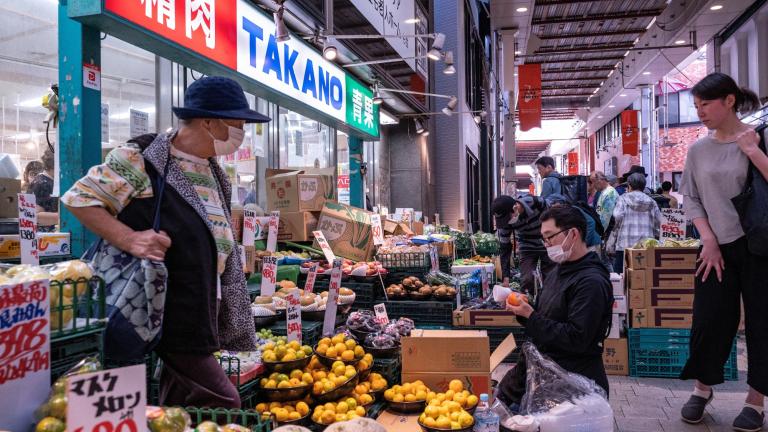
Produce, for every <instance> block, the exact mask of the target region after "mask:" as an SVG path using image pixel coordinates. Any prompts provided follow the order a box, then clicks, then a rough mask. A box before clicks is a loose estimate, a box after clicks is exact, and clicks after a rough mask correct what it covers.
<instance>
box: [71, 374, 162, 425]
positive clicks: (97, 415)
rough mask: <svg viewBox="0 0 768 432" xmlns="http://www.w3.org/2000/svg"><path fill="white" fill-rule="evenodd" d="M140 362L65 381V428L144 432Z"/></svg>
mask: <svg viewBox="0 0 768 432" xmlns="http://www.w3.org/2000/svg"><path fill="white" fill-rule="evenodd" d="M146 405H147V377H146V366H145V365H144V364H140V365H135V366H128V367H124V368H118V369H107V370H103V371H99V372H93V373H87V374H82V375H75V376H73V377H70V378H69V379H68V380H67V431H71V432H145V431H146V430H147V413H146Z"/></svg>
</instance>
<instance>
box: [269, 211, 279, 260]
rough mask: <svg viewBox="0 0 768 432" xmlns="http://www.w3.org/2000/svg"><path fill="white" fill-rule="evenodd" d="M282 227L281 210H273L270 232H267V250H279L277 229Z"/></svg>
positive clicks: (270, 219)
mask: <svg viewBox="0 0 768 432" xmlns="http://www.w3.org/2000/svg"><path fill="white" fill-rule="evenodd" d="M279 227H280V212H279V211H273V212H272V213H271V214H270V215H269V233H268V234H267V250H268V251H270V252H275V251H277V229H278V228H279Z"/></svg>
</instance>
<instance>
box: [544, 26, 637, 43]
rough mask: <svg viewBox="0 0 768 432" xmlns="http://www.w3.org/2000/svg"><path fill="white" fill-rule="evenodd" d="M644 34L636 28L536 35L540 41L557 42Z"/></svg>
mask: <svg viewBox="0 0 768 432" xmlns="http://www.w3.org/2000/svg"><path fill="white" fill-rule="evenodd" d="M644 32H645V27H643V28H638V29H629V30H615V31H605V32H595V33H564V34H545V35H536V37H538V38H539V39H541V40H553V39H554V40H557V39H580V38H588V37H599V36H624V35H627V36H628V35H635V34H636V35H639V34H641V33H644Z"/></svg>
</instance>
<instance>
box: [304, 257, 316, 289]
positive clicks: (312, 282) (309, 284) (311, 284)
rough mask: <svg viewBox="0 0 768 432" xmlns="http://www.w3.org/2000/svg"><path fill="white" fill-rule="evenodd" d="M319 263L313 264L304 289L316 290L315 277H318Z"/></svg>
mask: <svg viewBox="0 0 768 432" xmlns="http://www.w3.org/2000/svg"><path fill="white" fill-rule="evenodd" d="M317 265H318V264H317V263H314V264H312V267H310V268H309V273H308V274H307V282H306V283H305V284H304V291H305V292H306V293H312V292H313V291H314V290H315V279H317Z"/></svg>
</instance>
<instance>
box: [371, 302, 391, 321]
mask: <svg viewBox="0 0 768 432" xmlns="http://www.w3.org/2000/svg"><path fill="white" fill-rule="evenodd" d="M373 312H374V313H375V314H376V322H377V323H379V324H380V325H382V326H384V325H386V324H389V317H388V316H387V306H386V305H385V304H384V303H379V304H376V305H373Z"/></svg>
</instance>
